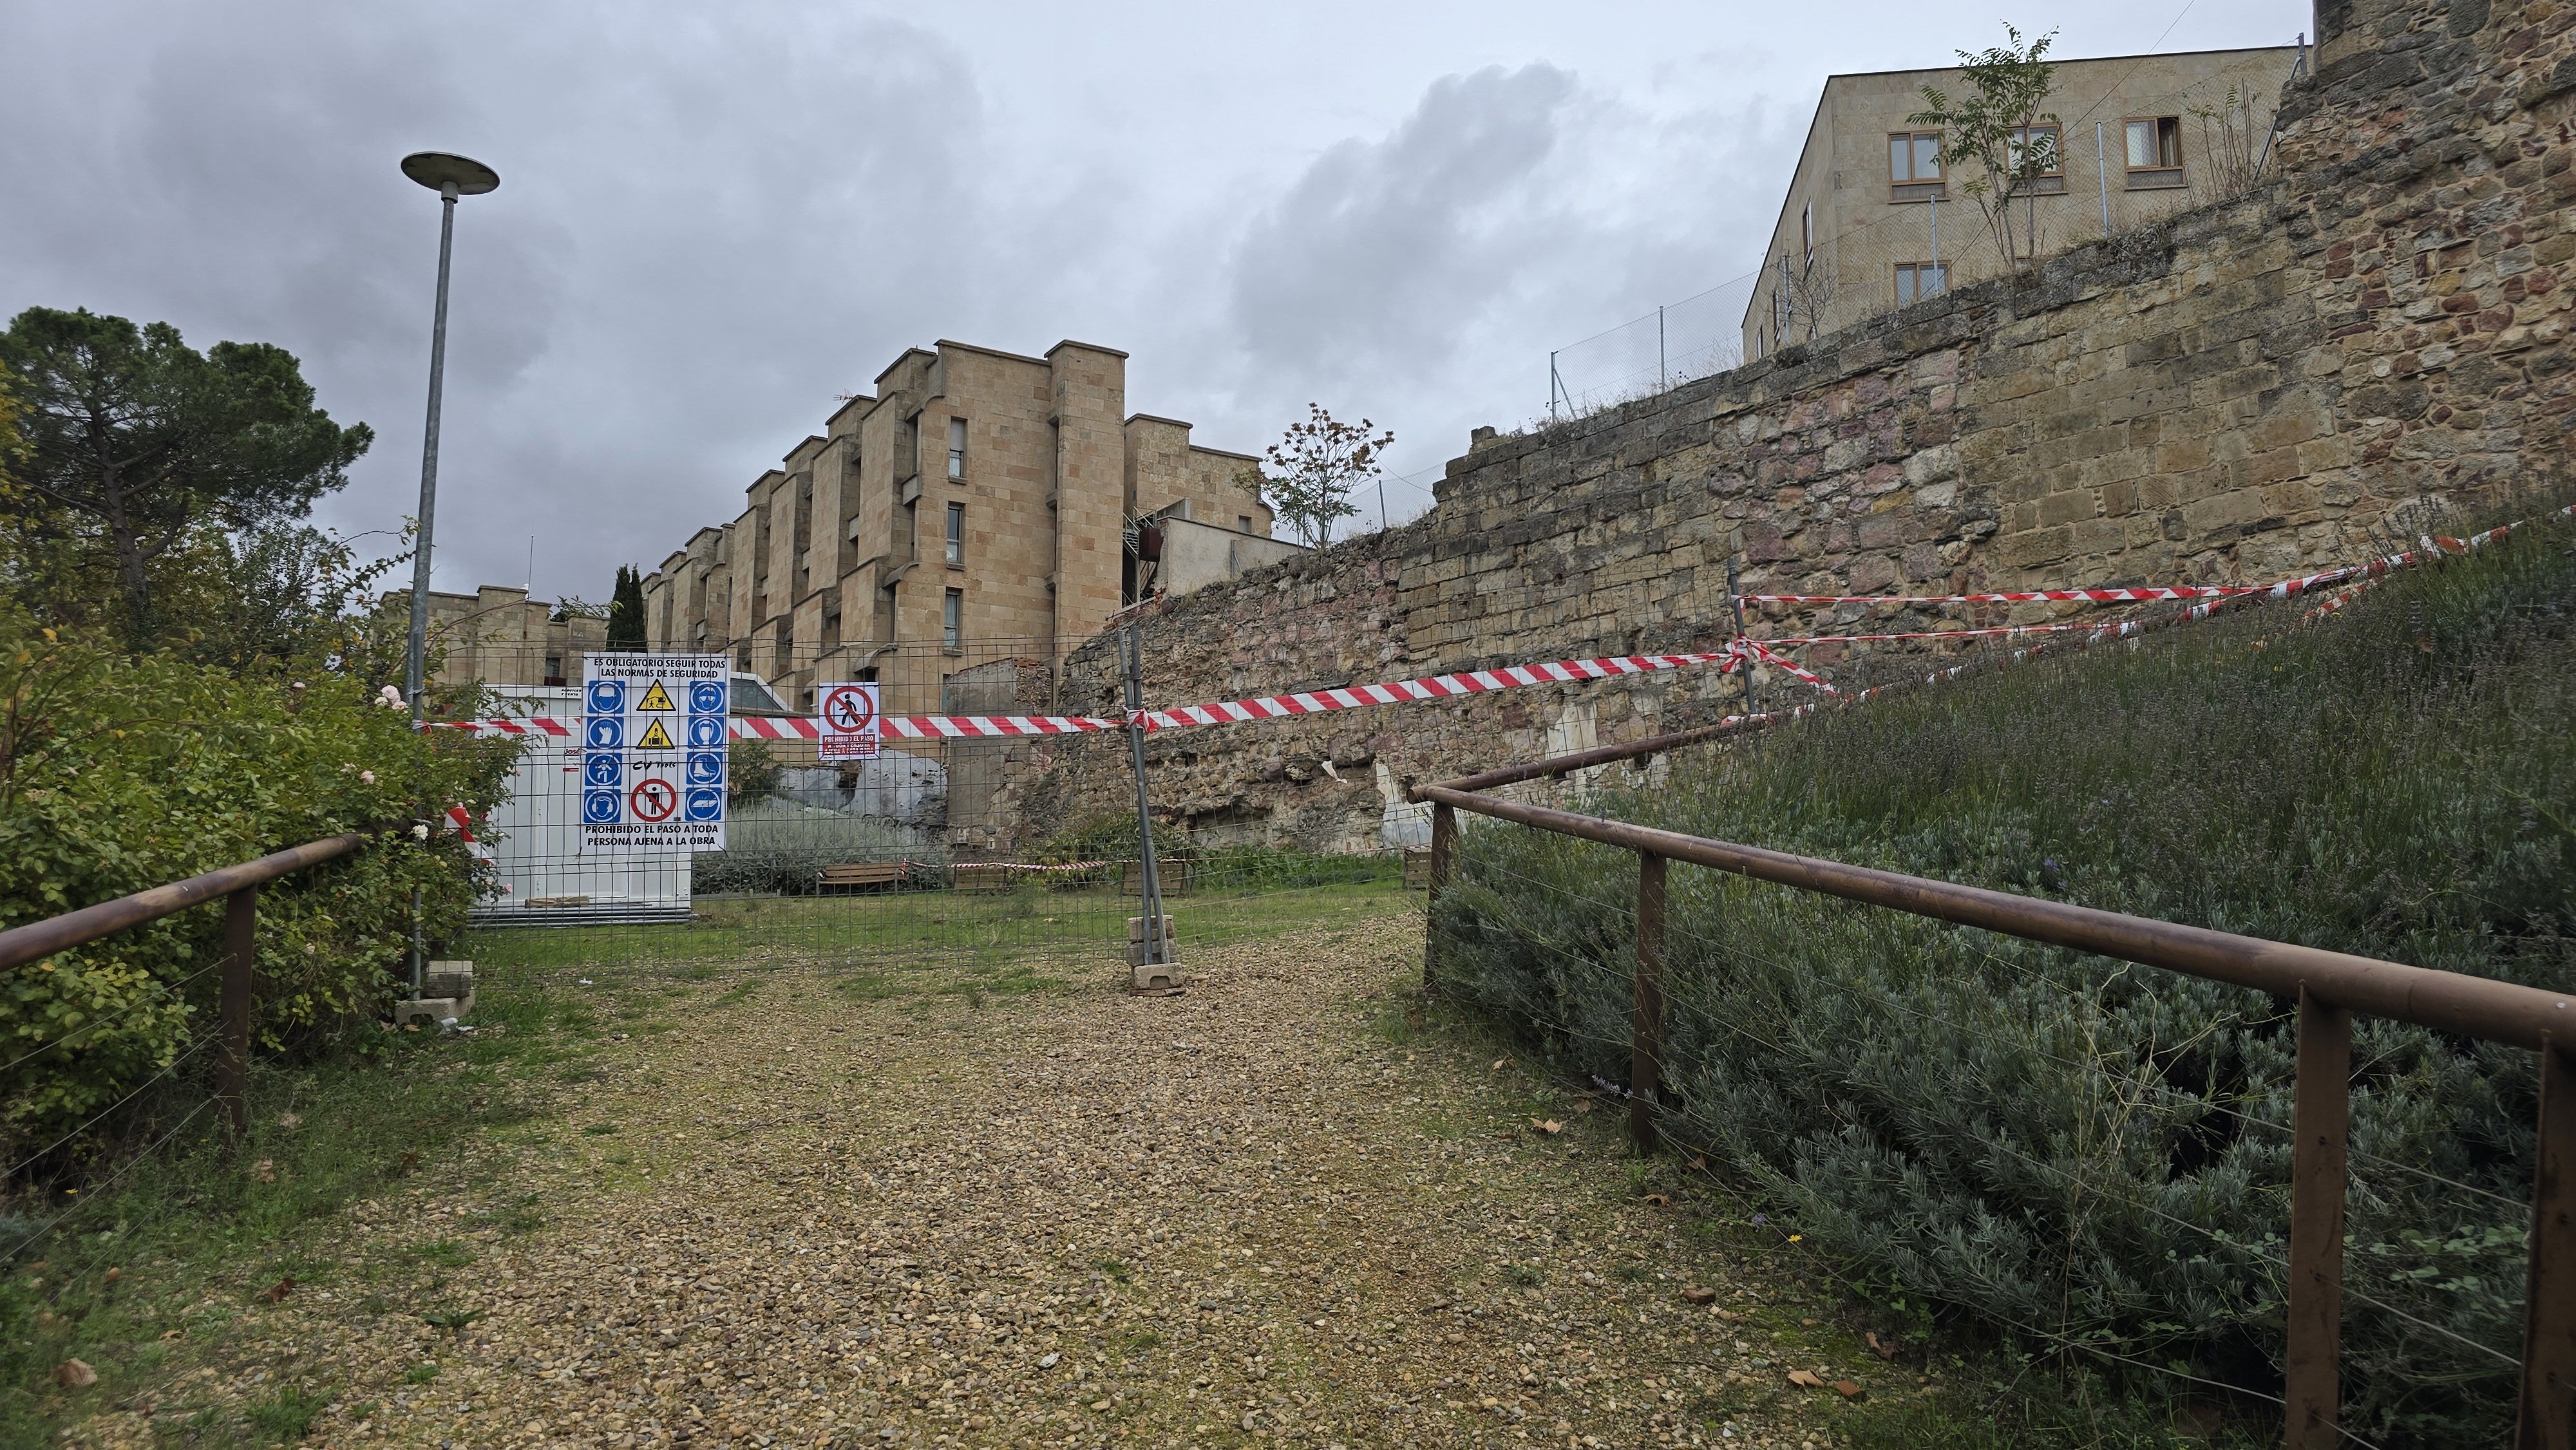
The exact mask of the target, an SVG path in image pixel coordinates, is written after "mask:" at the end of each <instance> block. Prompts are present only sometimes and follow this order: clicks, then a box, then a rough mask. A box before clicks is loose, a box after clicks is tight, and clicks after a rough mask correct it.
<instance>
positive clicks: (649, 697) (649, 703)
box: [635, 680, 680, 745]
mask: <svg viewBox="0 0 2576 1450" xmlns="http://www.w3.org/2000/svg"><path fill="white" fill-rule="evenodd" d="M635 708H636V709H638V710H676V709H678V708H680V707H679V706H677V705H674V704H672V703H671V692H670V691H668V690H665V689H663V688H662V682H661V681H660V680H655V681H654V682H653V688H651V689H649V690H646V691H645V692H644V698H643V699H642V700H640V701H638V702H637V703H636V706H635ZM662 743H663V744H665V745H668V744H670V743H671V742H669V741H667V740H665V741H663V742H662Z"/></svg>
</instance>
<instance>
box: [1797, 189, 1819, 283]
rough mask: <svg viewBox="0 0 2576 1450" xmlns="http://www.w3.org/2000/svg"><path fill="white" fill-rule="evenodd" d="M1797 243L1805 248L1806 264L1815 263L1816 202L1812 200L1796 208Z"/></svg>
mask: <svg viewBox="0 0 2576 1450" xmlns="http://www.w3.org/2000/svg"><path fill="white" fill-rule="evenodd" d="M1798 243H1799V245H1800V246H1802V247H1804V248H1805V249H1806V255H1807V265H1808V266H1810V267H1812V266H1814V265H1816V204H1815V203H1814V202H1812V201H1811V202H1808V203H1807V204H1806V205H1805V206H1803V207H1800V208H1799V209H1798Z"/></svg>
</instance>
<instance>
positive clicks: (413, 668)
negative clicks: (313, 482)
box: [402, 151, 501, 725]
mask: <svg viewBox="0 0 2576 1450" xmlns="http://www.w3.org/2000/svg"><path fill="white" fill-rule="evenodd" d="M402 172H403V175H405V176H408V177H410V178H411V179H412V180H414V181H417V182H419V183H420V184H421V185H423V186H426V187H428V188H429V189H430V190H432V191H435V192H437V193H438V200H439V214H438V312H437V314H436V318H435V320H434V321H432V322H431V323H430V327H429V426H428V428H427V429H426V430H424V431H423V433H422V435H421V440H420V537H419V538H418V539H416V540H414V541H413V543H412V556H411V646H410V648H409V649H408V650H407V651H406V652H405V653H404V656H403V690H404V693H405V694H406V695H408V696H409V697H410V699H411V722H412V724H414V725H418V724H419V723H420V719H421V712H422V710H423V708H424V706H425V703H426V697H427V692H428V679H427V671H428V664H429V545H430V524H431V521H432V518H433V516H434V515H435V514H436V512H437V509H438V395H439V390H440V387H441V386H442V385H443V384H444V383H445V382H446V379H447V254H448V251H449V249H450V248H451V247H452V246H453V245H454V243H455V241H456V199H457V198H458V197H460V196H481V195H482V194H483V193H485V192H487V191H491V190H493V189H494V188H496V187H498V186H500V184H501V173H499V172H497V171H494V170H493V169H492V168H491V167H489V166H486V165H484V164H483V163H482V162H480V161H471V160H468V159H466V158H465V157H462V156H451V155H449V154H447V153H446V152H444V151H415V152H413V153H412V154H410V155H409V156H406V157H404V158H403V159H402Z"/></svg>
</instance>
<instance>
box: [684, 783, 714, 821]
mask: <svg viewBox="0 0 2576 1450" xmlns="http://www.w3.org/2000/svg"><path fill="white" fill-rule="evenodd" d="M683 809H684V810H685V811H686V812H687V813H688V819H690V820H692V821H721V820H723V819H724V792H723V791H722V790H721V789H718V788H717V787H715V786H711V785H702V786H697V787H694V788H692V789H691V790H690V791H689V799H688V803H687V804H686V805H685V806H684V807H683Z"/></svg>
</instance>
